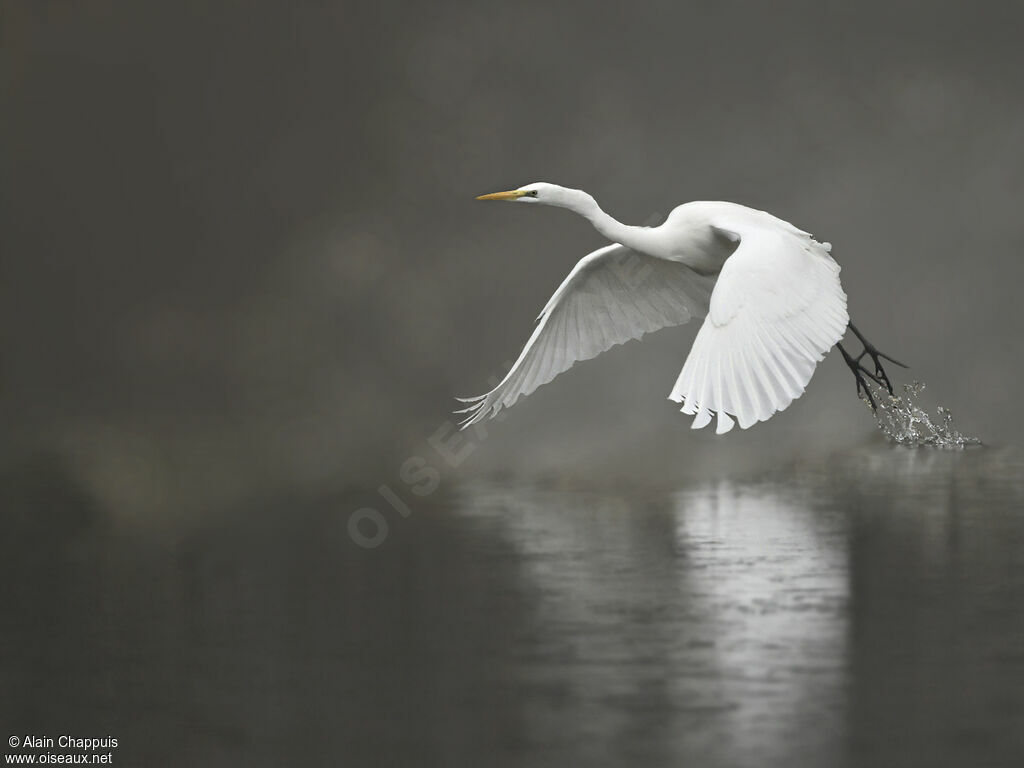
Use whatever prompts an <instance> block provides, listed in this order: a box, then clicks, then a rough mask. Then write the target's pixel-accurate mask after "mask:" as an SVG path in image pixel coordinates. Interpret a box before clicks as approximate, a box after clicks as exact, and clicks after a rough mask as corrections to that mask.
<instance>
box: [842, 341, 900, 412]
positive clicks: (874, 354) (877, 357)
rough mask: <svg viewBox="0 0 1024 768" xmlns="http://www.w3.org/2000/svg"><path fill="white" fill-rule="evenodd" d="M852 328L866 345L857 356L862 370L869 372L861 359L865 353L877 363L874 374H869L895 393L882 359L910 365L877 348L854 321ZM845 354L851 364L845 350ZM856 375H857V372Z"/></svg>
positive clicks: (858, 364) (848, 363) (859, 383)
mask: <svg viewBox="0 0 1024 768" xmlns="http://www.w3.org/2000/svg"><path fill="white" fill-rule="evenodd" d="M850 330H851V331H853V332H854V334H855V335H856V336H857V338H858V339H860V343H861V344H863V345H864V350H863V351H862V352H861V353H860V354H859V355H857V357H856V358H855V362H856V363H857V366H858V367H859V368H860V370H862V371H864V372H865V373H868V371H867V369H866V368H864V367H863V366H862V365H861V364H860V361H861V359H862V358H863V357H864V355H867V356H868V357H870V358H871V362H873V363H874V364H875V373H874V375H871V374H870V373H869V374H868V375H869V376H871V378H872V379H874V381H875V382H877V383H878V384H879V385H880V386H884V387H885V388H886V389H888V390H889V394H890V395H891V394H893V391H892V382H891V381H889V377H888V375H886V373H885V368H883V367H882V360H888V361H889V362H890V363H892V364H893V365H898V366H899V367H900V368H907V367H908V366H907V365H906V364H904V363H901V362H900V361H899V360H896V359H894V358H891V357H889V356H888V355H887V354H885V353H883V352H879V351H878V350H877V349H875V345H874V344H872V343H871V342H870V341H868V340H867V339H865V338H864V336H863V335H862V334H861V332H860V331H858V330H857V326H855V325H854V324H853V323H850ZM843 355H844V356H845V357H846V364H847V365H850V357H849V355H847V354H846V352H845V351H844V352H843ZM854 375H856V373H855V374H854ZM860 385H861V381H860V380H859V379H858V381H857V386H858V387H860Z"/></svg>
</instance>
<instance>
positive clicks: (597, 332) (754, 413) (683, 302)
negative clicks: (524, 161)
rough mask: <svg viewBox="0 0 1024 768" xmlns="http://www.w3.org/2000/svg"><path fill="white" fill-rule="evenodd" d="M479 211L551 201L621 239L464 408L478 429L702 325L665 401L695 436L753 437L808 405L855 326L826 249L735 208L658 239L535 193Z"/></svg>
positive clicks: (508, 196)
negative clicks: (754, 429) (836, 348)
mask: <svg viewBox="0 0 1024 768" xmlns="http://www.w3.org/2000/svg"><path fill="white" fill-rule="evenodd" d="M482 199H500V200H517V201H522V202H535V203H546V204H549V205H555V206H559V207H563V208H569V209H570V210H573V211H575V212H577V213H579V214H580V215H582V216H584V217H586V218H587V219H589V220H590V221H591V222H592V223H593V224H594V226H595V227H596V228H597V229H598V231H600V232H601V233H602V234H604V235H605V236H607V237H608V238H609V239H611V240H613V241H615V244H614V245H609V246H606V247H604V248H601V249H599V250H597V251H594V252H593V253H591V254H589V255H588V256H586V257H584V258H583V259H582V260H580V262H579V263H578V264H577V265H576V266H575V268H574V269H573V270H572V272H570V273H569V276H568V277H567V278H566V279H565V280H564V281H563V283H562V285H561V286H559V288H558V290H557V291H555V293H554V295H553V296H552V297H551V299H550V300H549V301H548V303H547V306H545V307H544V310H543V311H542V312H541V314H540V317H539V318H538V321H539V322H538V324H537V327H536V328H535V329H534V332H533V335H532V336H531V337H530V339H529V341H528V342H527V343H526V346H525V348H524V349H523V352H522V354H521V355H520V356H519V359H518V360H517V361H516V363H515V365H514V366H513V367H512V369H511V370H510V371H509V373H508V375H507V376H506V377H505V378H504V379H503V380H502V381H501V382H500V383H499V384H498V385H497V386H496V387H495V388H494V389H493V390H491V391H490V392H488V393H487V394H485V395H481V396H480V397H476V398H470V399H466V400H464V402H466V403H469V406H468V407H467V408H464V409H463V410H462V411H460V412H461V413H466V414H467V417H466V419H465V420H464V422H463V426H464V427H465V426H468V425H470V424H473V423H475V422H478V421H480V420H482V419H485V418H488V417H490V416H493V415H494V414H496V413H497V412H498V411H499V410H501V409H502V408H507V407H509V406H511V405H513V404H514V403H515V402H516V400H518V399H519V398H520V397H522V396H525V395H528V394H530V393H531V392H533V391H534V390H535V389H537V387H539V386H541V385H542V384H546V383H547V382H549V381H551V380H552V379H553V378H554V377H555V376H557V375H558V374H559V373H561V372H562V371H565V370H567V369H568V368H570V367H571V366H572V365H573V364H574V363H575V362H577V361H579V360H587V359H589V358H592V357H595V356H597V355H599V354H600V353H601V352H604V351H605V350H607V349H609V348H611V347H612V346H614V345H616V344H622V343H624V342H627V341H629V340H631V339H638V338H640V337H641V336H643V334H645V333H647V332H649V331H653V330H656V329H658V328H664V327H667V326H671V325H680V324H683V323H686V322H688V321H689V320H690V318H692V317H705V320H704V324H703V325H702V326H701V329H700V331H699V332H698V334H697V338H696V340H695V341H694V344H693V348H692V349H691V351H690V354H689V356H688V357H687V359H686V362H685V364H684V365H683V369H682V372H681V373H680V375H679V378H678V379H677V380H676V383H675V386H674V387H673V389H672V392H671V394H670V395H669V397H670V398H671V399H672V400H674V401H676V402H679V403H682V404H683V406H682V411H683V413H686V414H690V415H693V416H694V417H695V418H694V420H693V427H694V428H695V429H696V428H700V427H704V426H706V425H707V424H709V423H710V422H711V420H712V419H713V418H714V417H716V416H717V430H716V431H717V432H718V433H719V434H721V433H723V432H728V431H729V430H730V429H731V428H732V427H733V425H734V420H735V422H738V423H739V425H740V427H742V428H744V429H746V428H747V427H750V426H751V425H753V424H756V423H757V422H759V421H764V420H765V419H768V418H769V417H771V416H772V414H774V413H776V412H778V411H781V410H783V409H785V408H786V407H787V406H788V405H789V404H790V403H791V402H792V401H793V400H794V399H796V398H797V397H799V396H800V395H801V394H802V393H803V391H804V389H805V387H806V386H807V383H808V382H809V381H810V379H811V376H812V375H813V373H814V369H815V366H816V365H817V364H818V362H819V361H820V360H821V359H822V358H824V356H825V354H826V353H827V352H828V350H829V349H831V348H832V346H833V345H835V344H836V343H837V342H838V341H839V340H840V339H841V338H842V337H843V334H844V332H845V330H846V326H847V323H848V322H849V317H848V315H847V310H846V294H845V293H843V289H842V286H841V285H840V282H839V265H838V264H836V262H835V261H834V260H833V259H832V257H831V256H830V255H829V249H830V246H829V245H828V244H827V243H824V244H822V243H818V242H816V241H815V240H814V239H813V238H812V237H811V236H810V235H809V234H808V233H806V232H803V231H801V230H799V229H797V228H796V227H794V226H793V225H791V224H789V223H787V222H785V221H782V220H781V219H778V218H776V217H774V216H771V215H770V214H767V213H764V212H763V211H756V210H753V209H751V208H746V207H744V206H741V205H736V204H734V203H720V202H696V203H687V204H685V205H681V206H679V207H678V208H676V209H675V210H674V211H672V213H671V214H670V215H669V217H668V219H667V220H666V221H665V223H664V224H662V225H661V226H658V227H630V226H626V225H624V224H620V223H619V222H617V221H615V220H614V219H613V218H611V217H610V216H608V214H606V213H604V211H602V210H601V209H600V207H598V205H597V203H596V202H595V201H594V199H593V198H592V197H590V195H588V194H586V193H585V192H582V191H580V190H571V189H566V188H564V187H559V186H556V185H553V184H545V183H537V184H530V185H527V186H525V187H521V188H520V189H518V190H514V191H512V192H499V193H496V194H494V195H485V196H483V198H482Z"/></svg>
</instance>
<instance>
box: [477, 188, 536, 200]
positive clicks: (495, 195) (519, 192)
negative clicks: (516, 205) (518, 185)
mask: <svg viewBox="0 0 1024 768" xmlns="http://www.w3.org/2000/svg"><path fill="white" fill-rule="evenodd" d="M525 194H526V190H523V189H513V190H511V191H509V192H491V194H489V195H480V196H479V197H478V198H477V200H516V199H518V198H520V197H522V196H523V195H525Z"/></svg>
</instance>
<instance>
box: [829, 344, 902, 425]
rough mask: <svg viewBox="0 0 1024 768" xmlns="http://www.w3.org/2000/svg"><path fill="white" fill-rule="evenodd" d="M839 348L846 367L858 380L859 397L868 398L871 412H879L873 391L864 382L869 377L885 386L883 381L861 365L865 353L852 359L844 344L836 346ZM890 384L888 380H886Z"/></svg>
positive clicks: (890, 388) (890, 390)
mask: <svg viewBox="0 0 1024 768" xmlns="http://www.w3.org/2000/svg"><path fill="white" fill-rule="evenodd" d="M836 346H837V347H839V351H840V352H842V353H843V360H845V361H846V365H847V366H849V368H850V370H851V371H853V378H854V379H856V380H857V397H860V396H861V395H862V394H863V395H864V397H866V398H867V400H868V402H869V403H871V410H873V411H877V410H878V403H876V402H875V398H874V397H872V395H871V390H870V389H868V383H867V382H866V381H865V380H864V377H865V376H867V377H868V378H869V379H871V380H872V381H873V382H875V383H876V384H878V386H884V384H883V381H882V379H881V378H880V377H879V376H876V375H875V374H873V373H872V372H871V371H869V370H868V369H867V368H865V367H864V366H863V365H861V364H860V359H861V358H862V357H864V353H863V352H861V353H860V354H859V355H857V357H851V355H850V353H849V352H847V351H846V349H845V348H844V347H843V345H842V344H836ZM885 381H886V382H888V378H886V379H885ZM889 393H890V394H892V386H891V385H890V386H889Z"/></svg>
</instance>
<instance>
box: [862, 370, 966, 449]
mask: <svg viewBox="0 0 1024 768" xmlns="http://www.w3.org/2000/svg"><path fill="white" fill-rule="evenodd" d="M872 390H873V391H872V393H871V394H872V396H873V397H874V398H875V402H876V403H878V410H876V411H875V420H876V421H877V422H878V428H879V429H880V430H882V434H884V435H885V436H886V437H888V438H889V439H890V440H892V441H893V442H895V443H899V444H900V445H913V446H921V445H928V446H933V447H936V448H965V447H966V446H968V445H981V440H979V439H978V438H976V437H970V436H969V435H965V434H963V433H962V432H961V431H960V430H958V429H957V428H956V427H955V426H954V425H953V414H952V413H950V411H949V409H948V408H943V407H942V406H941V405H940V406H938V407H937V408H936V409H935V414H934V415H932V414H929V413H928V411H926V410H925V409H924V407H923V406H922V405H921V402H920V401H921V393H922V392H924V390H925V384H924V382H921V381H914V382H913V383H911V384H904V385H903V394H902V395H890V394H889V393H888V392H887V391H885V390H884V389H881V388H876V387H874V386H872ZM866 402H867V401H866V400H865V403H866ZM869 407H870V406H869Z"/></svg>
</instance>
